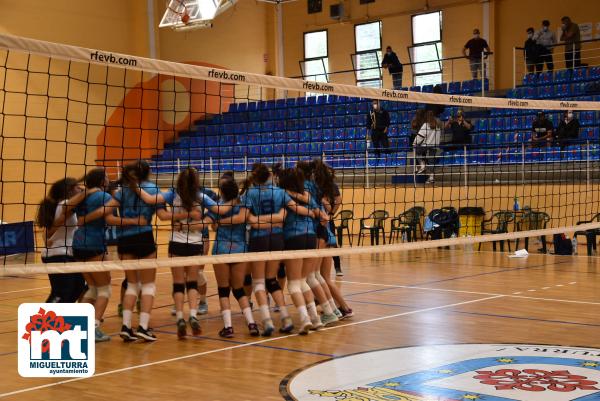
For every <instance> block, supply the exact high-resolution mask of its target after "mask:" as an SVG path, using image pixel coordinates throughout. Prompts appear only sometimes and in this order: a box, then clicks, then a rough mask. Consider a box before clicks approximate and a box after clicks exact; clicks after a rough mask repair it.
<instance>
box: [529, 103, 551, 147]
mask: <svg viewBox="0 0 600 401" xmlns="http://www.w3.org/2000/svg"><path fill="white" fill-rule="evenodd" d="M531 130H532V131H533V136H532V137H531V143H532V144H537V145H542V146H546V145H550V144H551V143H552V139H553V138H554V135H553V134H554V125H552V121H550V120H548V119H547V118H546V114H545V113H544V112H543V111H540V112H538V114H537V118H536V119H535V120H533V124H532V125H531Z"/></svg>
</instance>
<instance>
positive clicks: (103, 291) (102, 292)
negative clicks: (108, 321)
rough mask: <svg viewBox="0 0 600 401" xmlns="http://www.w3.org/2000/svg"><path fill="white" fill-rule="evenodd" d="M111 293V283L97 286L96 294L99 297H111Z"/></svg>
mask: <svg viewBox="0 0 600 401" xmlns="http://www.w3.org/2000/svg"><path fill="white" fill-rule="evenodd" d="M111 293H112V288H110V284H108V285H103V286H101V287H96V296H97V297H98V298H100V297H103V298H106V299H110V295H111Z"/></svg>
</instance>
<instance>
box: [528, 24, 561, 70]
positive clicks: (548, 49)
mask: <svg viewBox="0 0 600 401" xmlns="http://www.w3.org/2000/svg"><path fill="white" fill-rule="evenodd" d="M533 40H535V41H536V43H537V44H538V45H539V46H540V47H539V54H538V64H537V66H536V72H542V70H543V69H544V63H546V68H547V69H548V71H554V60H553V59H552V52H553V51H554V47H553V46H554V45H555V44H556V43H558V42H557V41H556V34H555V33H554V32H553V31H551V30H550V21H548V20H544V21H542V29H540V30H539V31H537V32H536V33H535V35H533Z"/></svg>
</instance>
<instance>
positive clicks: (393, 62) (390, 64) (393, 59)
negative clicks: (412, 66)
mask: <svg viewBox="0 0 600 401" xmlns="http://www.w3.org/2000/svg"><path fill="white" fill-rule="evenodd" d="M381 66H382V67H383V68H387V69H388V72H389V73H390V75H391V76H392V83H393V88H394V89H396V90H398V89H400V88H402V68H403V67H402V63H401V62H400V59H399V58H398V56H397V55H396V53H394V51H392V47H391V46H388V47H386V49H385V56H383V60H382V61H381Z"/></svg>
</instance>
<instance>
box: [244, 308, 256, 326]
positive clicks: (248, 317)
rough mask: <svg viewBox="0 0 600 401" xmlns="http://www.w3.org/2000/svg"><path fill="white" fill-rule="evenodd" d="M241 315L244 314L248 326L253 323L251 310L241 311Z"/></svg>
mask: <svg viewBox="0 0 600 401" xmlns="http://www.w3.org/2000/svg"><path fill="white" fill-rule="evenodd" d="M242 313H243V314H244V317H245V318H246V321H247V322H248V324H252V323H254V316H252V309H250V307H247V308H244V309H242Z"/></svg>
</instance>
